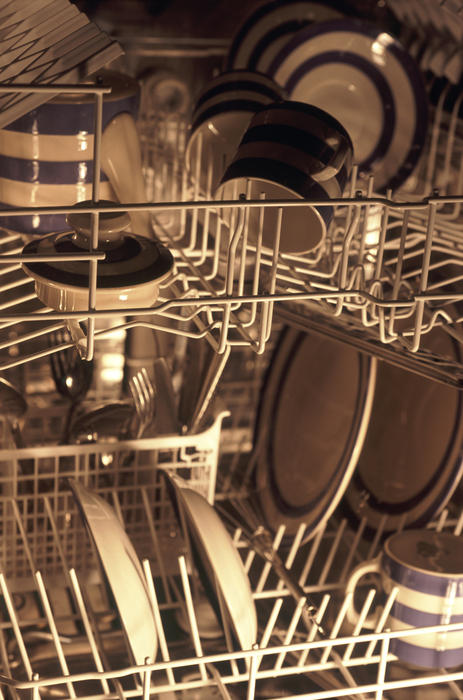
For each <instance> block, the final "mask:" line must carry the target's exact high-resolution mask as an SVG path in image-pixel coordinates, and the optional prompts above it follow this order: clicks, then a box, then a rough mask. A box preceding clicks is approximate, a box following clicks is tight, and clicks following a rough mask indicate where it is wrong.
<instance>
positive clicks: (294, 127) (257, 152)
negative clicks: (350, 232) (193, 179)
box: [215, 101, 353, 254]
mask: <svg viewBox="0 0 463 700" xmlns="http://www.w3.org/2000/svg"><path fill="white" fill-rule="evenodd" d="M352 153H353V147H352V141H351V139H350V137H349V135H348V133H347V131H346V130H345V129H344V127H343V126H342V124H340V122H338V121H337V119H335V118H334V117H333V116H332V115H330V114H328V113H327V112H325V111H323V110H321V109H319V108H318V107H314V106H312V105H308V104H305V103H302V102H293V101H288V102H278V103H275V104H271V105H268V106H266V107H264V108H263V109H261V110H259V111H258V112H257V113H256V114H255V115H254V117H253V119H252V120H251V122H250V124H249V127H248V129H247V130H246V133H245V134H244V136H243V138H242V140H241V143H240V145H239V147H238V150H237V152H236V154H235V157H234V158H233V160H232V162H231V163H230V165H229V166H228V168H227V169H226V171H225V173H224V175H223V177H222V180H221V182H220V185H219V187H218V189H217V192H216V195H215V196H216V199H222V200H233V199H236V198H238V197H239V196H240V195H242V194H246V195H247V197H248V198H249V199H259V198H265V199H268V200H272V199H273V200H274V199H282V200H284V199H308V200H310V199H312V200H315V201H317V200H318V201H320V200H321V201H326V202H329V201H330V200H331V199H333V198H339V197H341V196H342V193H343V190H344V187H345V185H346V183H347V180H348V178H349V176H350V171H351V167H352ZM228 211H230V210H228ZM333 213H334V208H333V207H332V206H328V205H326V206H325V205H319V206H317V205H309V206H307V207H305V206H300V207H286V208H284V210H283V215H282V220H281V237H280V242H279V250H280V252H282V253H290V254H304V253H308V252H310V251H311V250H313V249H314V248H316V247H317V246H318V245H320V243H321V242H322V241H323V239H324V238H325V235H326V231H327V228H328V226H329V224H330V222H331V220H332V218H333ZM223 215H224V217H227V210H224V214H223ZM228 216H230V214H228ZM277 220H278V209H277V208H274V207H269V208H267V209H266V210H265V216H264V220H263V223H261V215H260V213H259V209H255V208H253V209H251V210H250V213H249V218H248V224H249V238H250V240H251V242H256V241H257V239H258V237H259V236H260V235H262V244H263V246H264V248H267V249H270V250H273V249H274V247H275V235H276V230H277Z"/></svg>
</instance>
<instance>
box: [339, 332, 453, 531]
mask: <svg viewBox="0 0 463 700" xmlns="http://www.w3.org/2000/svg"><path fill="white" fill-rule="evenodd" d="M426 347H427V348H429V349H430V350H432V351H433V352H435V353H437V354H439V355H440V356H443V357H445V356H448V357H452V358H456V359H458V360H460V361H461V351H460V349H459V347H458V344H457V343H456V341H454V340H453V339H452V338H451V337H450V336H449V335H447V334H446V333H444V332H442V331H439V330H435V331H431V333H430V334H429V335H428V338H427V341H426ZM462 410H463V394H462V393H461V392H460V391H459V390H458V389H455V388H453V387H449V386H445V385H444V384H439V383H437V382H433V381H431V380H429V379H425V378H423V377H420V376H419V375H416V374H413V373H411V372H407V371H405V370H402V369H399V368H396V367H394V366H393V365H389V364H386V363H379V364H378V372H377V393H376V395H375V399H374V402H373V407H372V412H371V418H370V425H369V427H368V432H367V435H366V439H365V444H364V447H363V450H362V454H361V456H360V459H359V461H358V465H357V469H356V471H355V474H354V478H353V479H352V481H351V483H350V485H349V488H348V489H347V492H346V498H345V503H346V507H347V508H348V510H349V511H350V513H351V514H353V515H354V516H355V518H356V519H358V520H360V519H361V518H365V521H366V526H367V528H368V529H369V530H370V531H371V532H375V531H376V530H378V529H382V530H383V531H384V532H392V531H395V530H397V529H400V528H402V527H420V526H421V525H425V524H426V523H427V522H429V521H430V520H431V519H433V518H434V517H436V516H437V515H438V514H439V512H440V511H441V510H442V508H444V507H445V505H446V503H447V502H448V500H449V499H450V497H451V495H452V493H453V491H454V489H455V488H456V486H457V484H458V482H459V480H460V478H461V476H462V473H463V422H462Z"/></svg>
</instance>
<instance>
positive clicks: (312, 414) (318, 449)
mask: <svg viewBox="0 0 463 700" xmlns="http://www.w3.org/2000/svg"><path fill="white" fill-rule="evenodd" d="M375 376H376V360H375V359H372V358H370V357H368V356H367V355H363V354H361V353H359V352H357V351H356V350H354V349H352V348H350V347H347V346H345V345H343V344H342V343H339V342H337V341H333V340H331V339H330V338H327V337H325V336H322V335H317V334H315V333H303V332H300V331H298V330H295V329H292V328H287V329H286V330H285V331H284V332H283V334H282V336H281V339H280V342H279V344H278V346H277V349H276V351H275V354H274V356H273V359H272V361H271V363H270V367H269V371H268V374H267V377H266V380H265V382H264V388H263V391H262V396H261V404H260V408H259V415H258V420H257V426H256V450H257V466H256V487H257V493H258V497H259V501H260V504H261V508H262V511H263V514H264V517H265V520H266V523H267V525H268V527H269V528H271V529H272V530H273V531H275V530H276V529H277V528H278V527H279V526H280V525H281V524H285V525H286V532H287V534H294V533H295V532H296V531H297V529H298V528H299V526H300V525H301V523H304V524H305V525H306V529H305V535H304V539H305V540H308V539H310V538H311V537H313V536H314V535H315V534H316V532H317V531H318V530H319V529H320V528H321V527H323V525H324V523H325V522H326V520H327V519H328V518H329V516H330V515H331V514H332V512H333V510H334V509H335V508H336V506H337V504H338V503H339V501H340V499H341V497H342V495H343V494H344V492H345V490H346V488H347V485H348V483H349V481H350V479H351V477H352V473H353V471H354V469H355V466H356V464H357V460H358V458H359V455H360V452H361V449H362V445H363V441H364V439H365V433H366V429H367V427H368V420H369V417H370V411H371V405H372V401H373V395H374V388H375Z"/></svg>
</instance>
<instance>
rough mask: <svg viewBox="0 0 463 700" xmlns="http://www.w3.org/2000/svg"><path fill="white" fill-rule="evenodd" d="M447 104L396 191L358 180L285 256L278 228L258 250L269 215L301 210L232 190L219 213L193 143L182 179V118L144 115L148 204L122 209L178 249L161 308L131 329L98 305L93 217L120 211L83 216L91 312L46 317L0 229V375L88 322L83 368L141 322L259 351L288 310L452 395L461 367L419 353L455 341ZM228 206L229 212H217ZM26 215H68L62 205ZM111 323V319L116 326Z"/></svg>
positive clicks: (130, 312) (453, 138)
mask: <svg viewBox="0 0 463 700" xmlns="http://www.w3.org/2000/svg"><path fill="white" fill-rule="evenodd" d="M5 89H6V88H2V90H5ZM102 98H103V88H101V89H100V90H99V91H98V92H97V93H96V102H97V104H99V105H100V107H98V108H97V109H96V126H97V128H96V138H95V164H96V165H95V172H98V171H99V149H98V144H99V136H100V135H101V121H100V120H101V115H99V110H100V108H101V104H100V103H101V101H102ZM444 102H445V90H444V92H443V93H442V95H441V97H440V99H439V102H438V105H437V107H435V108H433V109H432V110H431V126H430V129H429V134H428V140H427V144H426V148H425V152H424V154H423V157H422V159H421V162H420V164H419V167H418V168H417V171H416V173H415V174H414V175H413V177H412V178H411V179H410V180H409V181H408V182H407V183H405V186H404V187H403V188H402V191H401V192H399V193H395V195H394V196H392V193H390V192H388V193H386V195H385V196H378V195H377V194H376V193H375V190H374V181H373V179H372V178H370V179H368V180H365V179H358V177H357V174H356V172H355V170H354V173H353V176H352V180H351V184H350V189H348V191H347V193H346V195H347V196H346V197H344V198H343V199H339V200H333V201H332V202H331V203H332V204H334V205H335V206H336V211H337V214H336V217H335V219H334V222H333V224H332V225H331V227H330V230H329V232H328V235H327V237H326V239H325V241H324V243H323V244H322V245H321V246H320V247H319V248H317V249H316V251H314V252H312V253H310V254H305V255H289V254H285V253H281V252H280V250H279V233H280V232H279V231H278V230H276V231H275V246H274V248H273V249H272V250H271V251H270V250H269V249H266V248H263V247H262V227H263V225H264V222H265V216H266V213H268V212H269V210H270V209H274V208H275V207H276V208H277V209H281V208H285V207H292V206H303V205H304V202H301V201H298V200H295V201H287V200H278V201H276V200H275V201H263V200H249V199H246V192H236V193H235V194H236V198H235V199H233V200H229V201H227V202H220V207H218V206H217V203H216V202H215V201H213V199H212V195H211V193H210V192H208V188H207V186H206V190H205V191H201V190H200V186H199V181H200V178H199V176H198V173H199V171H202V172H203V173H206V181H210V177H209V178H207V173H209V176H210V174H211V167H210V164H208V163H205V162H203V160H202V154H201V144H200V140H199V141H198V157H197V159H196V163H197V165H196V173H187V171H186V170H185V167H184V164H183V151H184V147H185V141H186V138H187V124H186V122H185V120H183V119H181V120H178V119H175V118H171V117H169V118H167V117H165V116H163V115H157V116H155V117H152V115H148V117H146V118H145V119H144V120H143V119H142V120H141V122H140V133H141V138H142V143H143V152H144V164H145V174H146V183H147V201H146V202H145V203H142V204H128V205H124V209H127V210H129V211H134V210H149V211H151V212H152V219H153V224H154V229H155V232H156V235H158V236H159V238H161V239H162V240H163V242H164V243H165V244H166V245H168V246H169V247H170V248H171V250H172V251H173V253H174V256H175V270H174V274H173V276H172V277H171V279H170V280H169V282H168V283H166V286H165V287H164V288H163V289H162V290H161V296H160V299H159V300H158V303H157V304H156V306H155V307H153V308H149V309H146V308H131V309H128V308H127V309H123V310H122V312H123V313H124V315H125V316H131V317H133V316H136V317H137V318H136V320H131V321H130V322H127V319H126V318H124V319H121V309H113V310H108V311H99V310H98V309H95V306H94V299H95V291H96V287H95V284H96V274H95V273H96V269H97V266H98V255H99V253H97V252H96V248H97V219H98V215H99V213H100V212H103V211H114V210H117V209H118V208H120V207H121V205H117V204H115V205H114V207H107V206H97V205H95V206H91V207H89V208H88V211H89V212H91V213H92V214H93V219H94V226H95V228H94V234H93V239H92V241H91V246H90V249H89V251H88V253H86V254H85V256H84V257H85V259H87V260H89V265H90V267H91V269H92V270H93V273H92V274H91V275H90V279H91V280H92V282H91V284H90V289H89V308H88V312H67V313H63V312H57V311H52V310H50V309H47V308H44V307H43V305H42V304H41V303H40V302H39V301H38V300H37V298H36V296H35V292H34V288H33V284H32V282H31V281H30V280H29V279H28V278H27V277H26V276H25V275H24V274H23V273H22V271H21V269H20V264H21V261H22V260H23V256H22V254H21V248H22V242H21V241H20V239H19V238H17V237H15V236H13V235H11V234H8V233H7V232H5V233H4V235H3V237H2V239H1V241H0V243H1V248H2V250H1V255H0V265H1V272H2V281H1V285H0V290H1V292H2V298H1V299H0V324H1V328H2V330H3V331H4V338H3V339H2V342H1V343H0V353H1V357H0V369H8V368H12V367H14V366H17V365H19V364H23V363H26V362H30V361H33V360H34V359H37V358H39V357H43V356H44V355H46V354H49V353H51V352H54V351H56V350H57V349H58V348H57V347H56V346H55V347H53V346H52V347H50V343H49V342H47V341H46V339H47V338H48V339H49V337H50V331H51V330H52V329H56V328H58V327H62V326H63V325H64V324H65V323H66V321H69V320H74V321H76V320H85V319H86V321H87V337H86V339H85V338H84V339H83V340H82V343H81V351H82V353H83V354H85V355H86V356H87V357H88V358H91V357H92V356H93V352H94V343H95V342H97V341H98V339H99V338H100V337H101V336H102V335H103V334H104V333H105V332H107V331H108V329H109V327H110V326H112V332H120V331H121V330H123V329H128V328H130V327H133V326H135V325H141V324H143V325H145V326H147V327H149V328H152V329H153V330H159V329H162V330H166V328H167V330H168V331H169V332H170V333H172V334H176V335H178V336H186V337H188V338H198V337H205V336H206V337H207V338H208V339H209V341H210V343H211V344H212V346H213V347H214V349H215V350H216V351H217V353H219V354H220V353H224V352H226V351H227V350H228V349H229V348H232V347H236V346H248V347H251V348H252V349H253V350H254V351H255V352H257V353H263V352H264V350H265V347H266V345H267V342H268V339H269V337H270V334H271V330H272V323H273V321H274V315H275V313H280V312H283V313H285V312H286V311H287V309H288V308H289V309H290V311H292V312H295V313H296V316H297V317H298V318H299V320H300V321H301V322H304V323H305V322H309V321H310V318H311V317H312V316H313V315H314V314H315V315H317V314H319V315H321V316H322V317H323V319H326V323H327V326H330V325H331V326H333V327H335V328H336V329H337V332H338V333H339V335H340V337H342V338H343V339H344V340H346V341H349V342H352V339H353V338H354V339H357V341H358V344H359V345H362V347H363V349H364V350H366V351H369V352H372V353H374V354H378V355H380V356H383V357H385V358H386V359H390V360H391V361H396V362H399V363H402V364H404V365H405V366H408V367H409V368H411V369H413V370H414V371H419V372H421V373H423V374H428V375H429V376H434V378H436V379H441V380H442V381H446V382H450V383H453V384H456V385H458V386H460V385H461V384H462V383H463V374H462V371H461V362H460V358H455V357H453V358H447V357H442V356H439V355H438V354H437V353H432V352H430V351H429V350H428V349H427V347H426V343H427V337H428V334H429V333H430V331H431V330H432V329H433V328H434V327H436V326H439V327H441V328H442V329H444V330H445V332H447V333H448V334H450V335H451V336H452V337H454V338H456V339H457V340H458V341H461V339H462V333H461V321H462V318H463V317H462V309H461V300H462V298H463V296H462V289H463V287H462V285H461V281H462V279H463V270H462V261H463V246H462V239H461V222H462V207H461V204H462V202H463V196H461V195H462V192H463V166H462V163H463V158H462V155H463V137H462V133H463V132H462V128H461V121H460V119H459V117H458V110H459V106H460V101H457V103H456V104H455V106H454V109H453V112H452V114H450V115H449V114H448V113H447V112H445V111H444ZM97 184H98V183H97V182H96V181H95V183H94V200H95V201H98V187H97ZM436 188H438V189H436ZM313 204H316V205H317V206H323V205H326V202H315V201H314V202H313ZM256 209H257V210H258V211H259V212H260V217H261V226H260V230H259V231H258V232H257V240H256V241H255V242H254V244H251V242H250V239H249V238H248V223H249V219H250V213H251V211H252V210H254V211H255V210H256ZM225 210H231V214H230V215H227V216H226V217H225V216H223V214H224V212H225ZM34 211H37V213H45V212H55V213H56V212H58V211H59V212H65V211H66V212H68V211H70V207H59V206H57V207H47V208H45V207H44V208H34ZM82 211H84V210H83V209H82ZM24 213H30V210H28V211H26V210H25V209H14V210H9V211H8V215H9V216H14V215H16V214H17V215H20V214H24ZM82 313H84V317H85V318H83V316H82ZM115 319H119V321H118V322H117V325H116V326H114V324H115V322H116V321H115ZM307 319H309V320H307ZM96 323H97V324H98V330H95V324H96ZM105 324H106V327H105ZM352 329H354V330H355V332H354V333H352V332H351V331H352ZM60 347H64V346H60Z"/></svg>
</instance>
